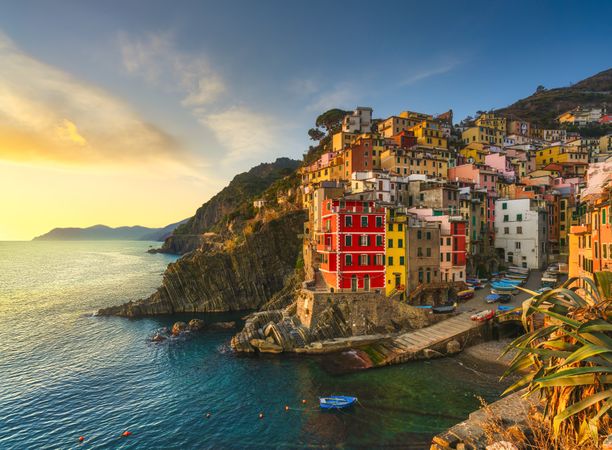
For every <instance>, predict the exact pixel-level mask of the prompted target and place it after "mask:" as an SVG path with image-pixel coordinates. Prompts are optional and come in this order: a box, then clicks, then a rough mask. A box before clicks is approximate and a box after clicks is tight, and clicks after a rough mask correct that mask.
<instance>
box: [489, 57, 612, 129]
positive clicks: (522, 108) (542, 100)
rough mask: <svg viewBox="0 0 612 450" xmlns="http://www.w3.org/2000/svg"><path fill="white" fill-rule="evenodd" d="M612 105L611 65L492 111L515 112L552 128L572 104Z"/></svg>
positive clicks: (514, 113) (522, 117)
mask: <svg viewBox="0 0 612 450" xmlns="http://www.w3.org/2000/svg"><path fill="white" fill-rule="evenodd" d="M604 104H607V105H612V69H608V70H604V71H603V72H600V73H598V74H596V75H593V76H592V77H589V78H586V79H584V80H582V81H580V82H578V83H576V84H572V85H570V86H567V87H561V88H554V89H545V88H544V87H543V86H539V87H538V89H536V92H535V93H533V94H532V95H530V96H529V97H526V98H523V99H521V100H519V101H517V102H515V103H513V104H512V105H510V106H507V107H505V108H500V109H498V110H496V111H495V113H499V114H501V115H505V116H516V117H520V118H521V119H523V120H528V121H530V122H534V123H537V124H539V125H541V126H544V127H549V128H556V127H557V126H558V124H556V123H555V118H556V117H557V116H558V115H559V114H562V113H564V112H565V111H569V110H570V109H573V108H576V107H577V106H584V107H602V106H603V105H604Z"/></svg>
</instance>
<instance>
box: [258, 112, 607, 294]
mask: <svg viewBox="0 0 612 450" xmlns="http://www.w3.org/2000/svg"><path fill="white" fill-rule="evenodd" d="M611 117H612V116H610V115H608V114H606V111H605V108H598V109H582V108H577V109H574V110H572V111H568V112H565V113H563V114H561V115H560V116H558V118H557V121H558V125H559V126H558V128H556V129H542V128H539V127H537V126H536V125H535V124H532V123H529V122H527V121H523V120H520V119H518V118H514V117H505V116H501V115H498V114H495V113H482V114H481V115H479V116H478V117H477V118H476V119H475V120H473V121H472V122H471V123H465V121H464V123H462V124H461V125H459V126H457V125H455V126H453V125H452V123H453V116H452V111H449V112H447V113H445V114H442V115H439V116H433V115H429V114H424V113H419V112H413V111H403V112H401V113H400V114H399V115H397V116H391V117H388V118H386V119H382V120H373V110H372V108H369V107H358V108H356V109H355V110H354V111H353V112H351V113H349V114H347V115H346V116H345V117H344V118H343V120H342V122H341V128H340V129H338V130H337V131H336V132H334V133H333V134H332V135H331V139H330V140H329V143H328V144H327V145H326V147H325V148H324V150H323V152H322V154H321V155H320V157H319V158H318V159H317V160H316V161H314V162H312V163H311V164H309V165H306V166H304V167H303V168H302V169H301V170H300V173H301V177H302V178H301V179H302V184H301V193H302V197H303V205H304V207H305V208H306V209H307V210H308V214H309V219H308V222H307V223H306V224H305V228H304V232H305V234H304V263H305V269H306V282H307V286H308V287H309V288H311V289H314V290H325V291H328V292H363V291H376V292H380V293H383V294H384V295H385V296H387V297H394V298H397V299H398V300H403V301H407V302H408V303H410V304H419V303H421V301H420V300H419V294H420V293H421V292H423V291H427V290H432V289H439V288H443V287H449V286H452V285H457V284H459V285H460V284H461V283H463V282H465V281H466V278H467V277H470V276H471V277H486V276H489V275H490V274H491V273H492V272H496V271H498V270H499V268H500V266H509V265H515V266H518V267H522V268H528V269H544V268H545V267H546V266H547V265H548V264H550V263H552V262H567V261H568V258H569V255H570V253H572V255H573V256H574V259H576V256H577V255H578V253H579V252H580V257H579V258H578V259H576V263H575V264H574V270H573V272H578V266H579V267H580V270H579V271H580V272H581V273H582V272H584V271H586V272H592V271H594V270H600V268H602V267H604V266H606V265H607V264H609V263H612V247H609V248H608V247H607V246H609V245H612V239H610V235H609V234H607V235H605V236H604V235H601V237H600V235H598V236H597V237H596V236H593V237H592V238H591V237H590V236H586V235H587V234H589V233H592V232H593V230H592V229H591V228H590V227H589V226H587V225H584V224H585V223H597V220H601V224H602V225H607V222H606V208H607V207H608V206H607V205H608V199H607V196H608V195H609V191H606V193H605V195H604V192H603V191H602V189H601V186H599V187H597V188H595V187H592V188H590V189H592V190H593V191H596V193H591V190H588V192H589V196H588V199H587V198H586V197H583V198H582V199H581V197H580V193H581V190H584V189H585V187H586V185H587V182H589V179H590V178H591V177H592V174H593V173H599V174H600V175H599V176H598V178H597V179H596V180H594V182H595V183H599V184H600V185H602V183H603V181H602V177H604V178H605V176H604V175H602V174H606V173H607V171H606V170H607V169H606V167H608V165H607V164H608V163H605V162H604V161H605V160H606V159H607V158H608V156H609V155H611V154H612V135H610V134H607V135H605V136H603V137H601V138H587V137H582V136H580V134H578V133H577V132H570V131H567V130H566V128H567V125H568V124H572V125H588V124H591V123H597V124H601V125H602V126H605V124H609V123H610V121H611ZM608 170H609V167H608ZM602 196H604V197H606V198H605V199H603V198H601V197H602ZM594 197H597V198H598V200H594V199H593V198H594ZM581 200H585V201H581ZM586 200H588V201H586ZM258 206H261V205H258ZM597 210H601V212H599V213H597V212H592V211H597ZM591 214H593V215H592V217H588V216H589V215H591ZM598 217H599V218H600V219H598ZM608 217H609V214H608ZM608 228H609V227H607V228H606V229H608ZM608 233H609V231H608ZM578 237H580V239H579V238H578ZM587 237H588V239H587ZM596 241H599V242H601V250H599V249H598V248H597V246H596V245H595V243H596ZM579 244H580V245H579ZM572 245H573V246H574V251H573V252H571V248H572ZM578 249H580V250H579V251H578ZM608 250H610V251H608Z"/></svg>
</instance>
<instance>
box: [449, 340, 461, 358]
mask: <svg viewBox="0 0 612 450" xmlns="http://www.w3.org/2000/svg"><path fill="white" fill-rule="evenodd" d="M460 351H461V344H460V343H459V342H458V341H455V340H453V341H450V342H449V343H448V344H446V353H448V354H450V355H454V354H455V353H459V352H460Z"/></svg>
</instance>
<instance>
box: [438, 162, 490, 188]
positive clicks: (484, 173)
mask: <svg viewBox="0 0 612 450" xmlns="http://www.w3.org/2000/svg"><path fill="white" fill-rule="evenodd" d="M498 179H499V174H498V173H497V172H496V171H494V170H492V169H491V168H490V167H482V166H477V165H475V164H463V165H461V166H456V167H449V169H448V180H449V181H459V182H462V181H463V182H467V183H471V184H474V185H475V187H476V189H480V188H484V189H486V190H487V192H495V191H496V186H497V180H498Z"/></svg>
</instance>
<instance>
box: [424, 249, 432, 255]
mask: <svg viewBox="0 0 612 450" xmlns="http://www.w3.org/2000/svg"><path fill="white" fill-rule="evenodd" d="M425 250H426V254H427V256H431V248H429V247H427V248H426V249H425Z"/></svg>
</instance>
